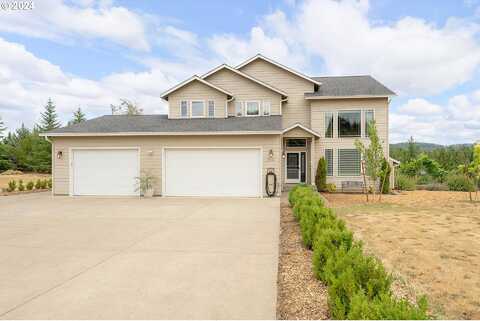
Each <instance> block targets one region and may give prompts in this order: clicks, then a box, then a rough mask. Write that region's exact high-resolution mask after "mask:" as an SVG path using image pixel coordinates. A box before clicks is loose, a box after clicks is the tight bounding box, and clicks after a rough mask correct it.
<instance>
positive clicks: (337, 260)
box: [288, 185, 428, 320]
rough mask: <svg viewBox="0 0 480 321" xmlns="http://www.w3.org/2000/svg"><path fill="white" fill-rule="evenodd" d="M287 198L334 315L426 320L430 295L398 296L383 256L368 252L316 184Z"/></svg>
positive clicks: (336, 316) (300, 188) (296, 190)
mask: <svg viewBox="0 0 480 321" xmlns="http://www.w3.org/2000/svg"><path fill="white" fill-rule="evenodd" d="M288 200H289V202H290V205H291V206H292V207H293V213H294V216H295V218H296V219H297V220H298V221H299V224H300V228H301V231H302V239H303V243H304V244H305V246H306V247H308V248H311V249H313V270H314V274H315V276H316V277H317V278H318V279H319V280H322V281H323V282H324V283H325V284H327V285H328V304H329V308H330V313H331V317H332V318H333V319H350V320H351V319H414V320H425V319H428V315H427V301H426V298H425V297H422V298H421V299H420V300H418V302H417V305H413V304H411V303H409V302H408V301H406V300H398V299H396V298H395V297H394V296H393V295H392V291H391V288H390V287H391V283H392V277H391V275H390V274H388V273H387V272H386V271H385V268H384V267H383V265H382V264H381V262H380V261H379V260H377V259H376V258H375V257H373V256H368V255H365V254H364V252H363V247H362V243H361V242H357V241H355V240H354V238H353V234H352V232H351V231H349V230H348V228H347V227H346V226H345V222H344V221H343V220H341V219H339V218H338V217H337V216H336V215H335V213H334V212H333V211H332V210H331V209H330V208H327V207H325V204H324V203H323V201H322V199H321V198H320V197H319V196H318V194H317V193H316V192H315V190H314V189H313V188H311V187H309V186H306V185H297V186H295V187H294V188H293V189H292V190H291V191H290V193H289V195H288Z"/></svg>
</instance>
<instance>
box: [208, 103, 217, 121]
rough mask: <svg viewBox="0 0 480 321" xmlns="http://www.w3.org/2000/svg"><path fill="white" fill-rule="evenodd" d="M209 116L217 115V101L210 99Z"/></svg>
mask: <svg viewBox="0 0 480 321" xmlns="http://www.w3.org/2000/svg"><path fill="white" fill-rule="evenodd" d="M208 117H215V101H213V100H209V101H208Z"/></svg>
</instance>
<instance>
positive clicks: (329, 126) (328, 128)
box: [325, 112, 333, 138]
mask: <svg viewBox="0 0 480 321" xmlns="http://www.w3.org/2000/svg"><path fill="white" fill-rule="evenodd" d="M325 137H327V138H332V137H333V113H331V112H326V113H325Z"/></svg>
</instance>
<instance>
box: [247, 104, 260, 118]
mask: <svg viewBox="0 0 480 321" xmlns="http://www.w3.org/2000/svg"><path fill="white" fill-rule="evenodd" d="M245 114H246V116H260V102H258V101H247V102H246V113H245Z"/></svg>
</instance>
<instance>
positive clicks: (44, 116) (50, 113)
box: [38, 98, 60, 132]
mask: <svg viewBox="0 0 480 321" xmlns="http://www.w3.org/2000/svg"><path fill="white" fill-rule="evenodd" d="M40 116H41V119H40V124H39V125H38V130H39V131H41V132H46V131H49V130H53V129H55V128H58V127H60V121H59V120H58V115H57V112H56V110H55V105H54V104H53V102H52V99H50V98H49V99H48V102H47V104H46V105H45V111H44V112H43V113H41V114H40Z"/></svg>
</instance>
